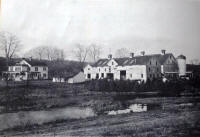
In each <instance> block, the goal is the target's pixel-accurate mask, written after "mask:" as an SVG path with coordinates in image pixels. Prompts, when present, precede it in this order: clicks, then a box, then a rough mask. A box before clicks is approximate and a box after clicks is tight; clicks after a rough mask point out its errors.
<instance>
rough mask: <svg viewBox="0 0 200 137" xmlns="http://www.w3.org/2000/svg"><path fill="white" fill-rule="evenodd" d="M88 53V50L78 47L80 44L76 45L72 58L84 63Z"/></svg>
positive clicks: (81, 46)
mask: <svg viewBox="0 0 200 137" xmlns="http://www.w3.org/2000/svg"><path fill="white" fill-rule="evenodd" d="M88 52H89V48H88V47H84V46H83V45H80V44H76V45H75V49H74V50H73V53H74V56H75V57H76V59H78V61H79V62H81V63H83V62H85V60H86V57H87V55H88Z"/></svg>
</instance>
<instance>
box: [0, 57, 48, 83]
mask: <svg viewBox="0 0 200 137" xmlns="http://www.w3.org/2000/svg"><path fill="white" fill-rule="evenodd" d="M5 76H8V79H12V80H15V81H21V80H27V79H33V80H37V79H48V66H47V64H46V63H44V62H42V61H39V60H34V59H32V58H29V59H25V58H23V59H22V60H21V61H20V62H18V63H16V64H14V65H10V66H9V67H8V71H6V72H3V77H5Z"/></svg>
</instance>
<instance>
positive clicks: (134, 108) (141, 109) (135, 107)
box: [108, 104, 148, 115]
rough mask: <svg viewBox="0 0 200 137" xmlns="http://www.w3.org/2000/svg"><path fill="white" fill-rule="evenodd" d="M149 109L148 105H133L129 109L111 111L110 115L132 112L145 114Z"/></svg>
mask: <svg viewBox="0 0 200 137" xmlns="http://www.w3.org/2000/svg"><path fill="white" fill-rule="evenodd" d="M147 108H148V107H147V104H132V105H130V106H129V108H127V109H123V110H112V111H109V112H108V115H117V114H126V113H131V112H145V111H147Z"/></svg>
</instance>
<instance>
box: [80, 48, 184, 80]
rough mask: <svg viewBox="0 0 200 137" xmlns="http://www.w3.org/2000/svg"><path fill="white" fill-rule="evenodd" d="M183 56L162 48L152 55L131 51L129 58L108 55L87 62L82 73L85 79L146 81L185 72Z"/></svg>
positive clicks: (175, 75)
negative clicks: (135, 54)
mask: <svg viewBox="0 0 200 137" xmlns="http://www.w3.org/2000/svg"><path fill="white" fill-rule="evenodd" d="M183 57H184V56H183V55H181V56H179V57H178V58H177V59H176V58H175V57H174V56H173V54H172V53H165V50H162V53H161V54H153V55H145V54H144V52H142V55H141V56H134V53H131V56H130V57H129V58H112V55H109V57H108V58H107V59H100V60H98V61H97V62H96V63H94V64H92V65H91V64H88V65H87V66H86V67H85V68H84V74H85V78H86V80H91V79H103V78H109V79H114V80H120V79H126V80H139V81H147V79H150V80H151V79H153V78H161V77H162V76H166V77H177V76H178V75H179V73H181V75H182V74H184V73H185V72H183V71H184V68H183V67H184V63H183V62H184V61H185V60H186V58H183ZM180 59H181V60H180ZM178 62H179V63H178ZM179 64H181V65H179ZM185 65H186V64H185ZM180 67H181V68H180ZM179 70H181V71H179Z"/></svg>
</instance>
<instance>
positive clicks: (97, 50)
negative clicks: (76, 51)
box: [89, 44, 101, 62]
mask: <svg viewBox="0 0 200 137" xmlns="http://www.w3.org/2000/svg"><path fill="white" fill-rule="evenodd" d="M89 55H90V57H91V59H92V61H93V62H96V61H97V60H98V59H99V57H100V55H101V47H100V46H97V45H95V44H91V45H90V48H89Z"/></svg>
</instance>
